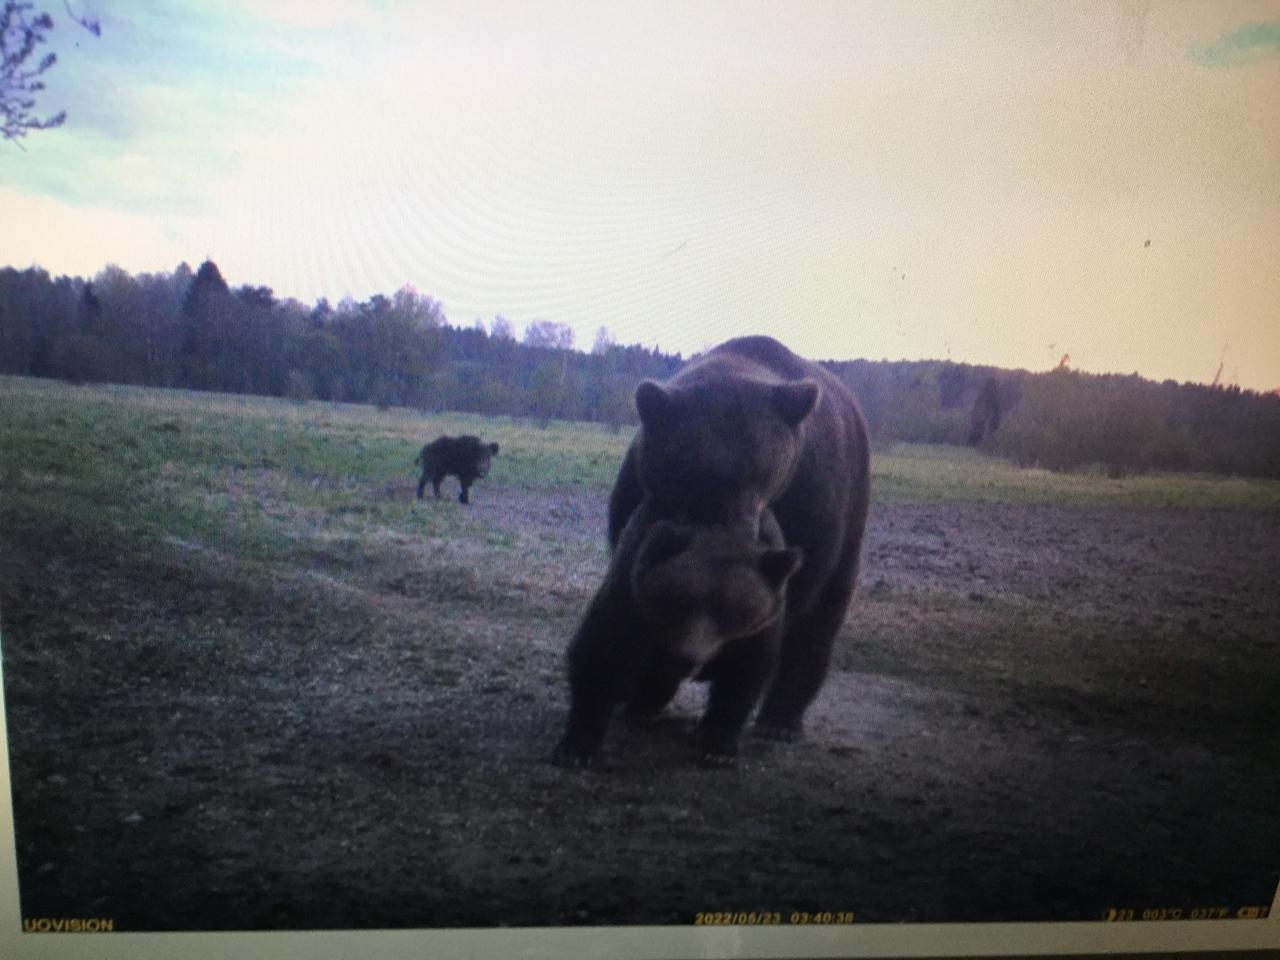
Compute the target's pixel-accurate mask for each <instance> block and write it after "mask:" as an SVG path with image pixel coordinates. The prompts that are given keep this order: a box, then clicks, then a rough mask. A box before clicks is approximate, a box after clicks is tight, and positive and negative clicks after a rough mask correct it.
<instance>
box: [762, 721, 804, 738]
mask: <svg viewBox="0 0 1280 960" xmlns="http://www.w3.org/2000/svg"><path fill="white" fill-rule="evenodd" d="M751 732H752V733H753V734H755V736H757V737H760V738H762V739H764V740H774V741H777V742H778V743H798V742H799V741H801V740H803V739H804V728H803V727H802V726H800V724H798V723H794V724H793V723H774V722H770V721H768V720H757V721H756V723H755V726H754V727H752V728H751Z"/></svg>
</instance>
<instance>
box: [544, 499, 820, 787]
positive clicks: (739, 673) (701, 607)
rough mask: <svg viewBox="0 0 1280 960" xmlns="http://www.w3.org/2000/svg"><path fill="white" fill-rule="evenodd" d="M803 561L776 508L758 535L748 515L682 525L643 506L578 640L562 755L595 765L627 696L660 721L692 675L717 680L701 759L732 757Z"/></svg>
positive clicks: (637, 716)
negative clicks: (747, 523)
mask: <svg viewBox="0 0 1280 960" xmlns="http://www.w3.org/2000/svg"><path fill="white" fill-rule="evenodd" d="M800 561H801V557H800V551H798V550H796V549H794V548H788V547H785V546H783V544H782V533H781V531H780V530H779V529H778V526H777V524H776V523H775V522H774V521H773V516H772V514H770V513H769V512H768V511H765V512H764V514H763V516H762V518H761V523H760V536H759V537H757V536H756V535H755V534H754V533H748V531H747V530H746V528H745V527H744V526H742V525H738V526H732V527H717V526H697V527H687V526H682V525H679V524H674V523H671V522H670V521H667V520H662V519H659V518H658V517H657V515H656V512H655V511H654V510H653V509H652V505H651V504H649V503H645V504H642V505H641V506H639V507H638V508H637V509H636V510H635V511H633V512H632V515H631V519H630V520H629V521H628V523H627V525H626V528H625V529H624V530H623V531H622V534H621V536H620V537H619V539H618V543H617V547H616V549H615V550H614V554H613V558H612V561H611V562H610V565H609V570H608V573H607V574H606V575H605V580H604V583H603V584H602V585H601V587H600V589H599V590H598V591H597V592H596V595H595V597H594V598H593V599H592V601H591V604H590V605H589V606H588V608H587V612H586V614H585V615H584V616H583V619H582V623H581V625H580V626H579V627H578V631H577V633H576V634H575V635H574V637H573V640H572V642H571V643H570V645H569V656H568V660H569V693H570V708H569V720H568V724H567V725H566V728H565V732H564V736H563V738H562V739H561V740H560V744H559V745H558V746H557V747H556V749H555V752H554V754H553V755H552V760H553V761H554V762H555V763H558V764H560V765H562V766H584V765H587V764H590V763H591V762H592V761H593V760H594V759H595V757H596V756H597V754H598V753H599V750H600V746H601V744H602V743H603V741H604V737H605V733H606V731H607V729H608V726H609V721H610V718H611V717H612V715H613V711H614V708H615V707H616V706H617V705H618V704H625V705H626V713H627V717H628V719H630V720H633V721H643V720H647V719H650V718H652V717H654V716H656V715H657V714H658V713H659V712H660V711H661V710H662V708H663V707H665V706H666V705H667V703H669V702H670V700H671V698H672V697H673V696H674V695H675V692H676V689H677V688H678V687H679V686H680V683H681V682H682V681H683V680H685V679H690V678H692V679H696V680H700V681H705V682H708V683H710V684H711V695H710V698H709V704H708V707H707V710H706V713H705V715H704V716H703V718H702V721H701V723H700V725H699V740H700V744H701V749H702V755H703V762H704V763H708V764H715V765H721V764H728V763H732V762H733V759H734V757H735V756H736V755H737V750H738V735H739V734H740V733H741V731H742V727H743V725H744V724H745V723H746V722H747V720H748V719H749V718H750V716H751V711H752V710H753V709H754V708H755V705H756V703H757V702H758V701H759V698H760V694H761V693H762V692H763V691H764V687H765V684H766V683H767V682H768V680H769V675H768V673H767V672H764V671H763V670H762V666H763V665H764V664H767V663H772V662H773V656H772V655H771V654H769V653H767V652H766V653H761V652H760V651H761V648H766V649H768V648H774V647H776V645H777V643H778V641H779V639H780V637H781V627H782V622H783V613H784V610H785V605H786V584H787V581H788V580H789V579H790V578H791V576H792V574H793V573H795V571H796V569H797V567H799V566H800Z"/></svg>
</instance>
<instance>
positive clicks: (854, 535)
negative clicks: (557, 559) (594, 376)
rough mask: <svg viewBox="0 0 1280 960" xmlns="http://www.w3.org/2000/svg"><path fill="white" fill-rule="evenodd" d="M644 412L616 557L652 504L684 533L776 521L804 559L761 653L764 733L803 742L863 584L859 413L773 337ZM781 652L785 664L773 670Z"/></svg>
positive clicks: (612, 530)
mask: <svg viewBox="0 0 1280 960" xmlns="http://www.w3.org/2000/svg"><path fill="white" fill-rule="evenodd" d="M636 408H637V410H638V411H639V414H640V430H639V432H638V433H637V434H636V437H635V439H634V440H633V441H632V444H631V447H630V448H629V449H628V450H627V454H626V457H625V459H624V460H623V463H622V469H621V471H620V472H619V474H618V479H617V482H616V483H615V485H614V488H613V493H612V495H611V496H610V500H609V540H610V543H612V544H615V545H616V544H618V543H619V538H620V535H621V533H622V531H623V529H624V527H625V526H626V524H627V521H628V518H629V517H630V516H631V514H632V513H633V512H634V511H635V510H636V509H637V507H638V506H639V505H640V503H641V501H642V500H644V499H645V498H646V497H647V498H650V499H651V500H652V502H653V508H654V509H655V510H656V511H657V513H658V515H660V516H662V517H665V518H668V519H670V520H672V521H673V522H676V523H682V524H695V525H720V526H725V525H734V524H745V525H747V526H748V527H750V526H753V525H755V524H756V523H758V521H759V518H760V516H761V515H762V512H763V510H764V508H765V507H766V506H767V507H770V508H772V510H773V513H774V515H775V516H776V518H777V522H778V524H779V526H780V527H781V528H782V534H783V537H784V538H785V540H786V543H787V545H788V546H789V547H798V548H800V549H801V550H802V551H803V554H804V565H803V567H802V568H801V569H800V571H799V572H798V573H797V574H796V575H795V576H794V577H793V578H792V579H791V581H790V583H789V584H788V586H787V605H786V622H785V625H784V629H783V635H782V639H781V643H780V645H779V646H778V647H777V648H770V647H768V646H761V647H760V648H759V649H758V650H757V655H758V656H759V657H760V658H761V662H760V663H757V664H754V665H752V666H751V668H750V670H751V672H753V673H757V674H758V673H764V674H765V675H772V680H771V682H770V683H769V685H768V692H767V693H766V695H765V698H764V702H763V704H762V705H761V707H760V712H759V714H758V715H757V717H756V728H757V730H758V732H760V733H762V734H764V735H766V736H770V737H773V738H775V739H783V740H793V739H797V738H799V737H800V736H801V735H802V733H803V729H804V713H805V710H806V709H808V707H809V704H810V703H812V702H813V699H814V697H815V696H817V693H818V690H819V688H820V687H821V686H822V683H823V680H824V679H825V678H826V673H827V667H828V664H829V661H830V658H831V648H832V643H833V641H834V639H835V635H836V632H837V631H838V630H839V628H840V626H841V624H842V623H843V621H844V617H845V613H846V611H847V610H848V606H849V601H850V599H851V598H852V595H853V587H854V581H855V580H856V578H857V574H858V561H859V555H860V551H861V546H862V534H863V531H864V529H865V527H866V520H867V503H868V497H869V493H870V467H869V441H868V437H867V428H866V423H865V422H864V420H863V418H862V414H861V412H860V411H859V410H858V405H857V403H856V402H855V401H854V399H853V397H852V396H851V395H850V393H849V391H848V390H846V389H845V387H844V385H843V384H842V383H840V381H839V380H837V379H836V377H835V376H834V375H832V374H831V373H830V372H828V371H827V370H824V369H823V368H822V367H820V366H818V365H817V364H816V363H812V362H810V361H808V360H804V359H801V358H800V357H798V356H796V355H795V354H794V353H792V352H791V351H790V350H788V349H787V348H786V347H784V346H783V345H782V344H780V343H778V342H777V341H776V340H773V339H771V338H769V337H743V338H740V339H736V340H730V341H728V342H727V343H724V344H721V345H720V346H718V347H716V348H715V349H713V350H711V351H709V352H708V353H706V354H705V355H703V356H702V357H700V358H698V359H696V360H693V361H691V362H690V363H689V364H687V365H686V366H685V367H683V368H682V369H680V370H679V371H677V372H676V373H675V375H674V376H672V377H671V379H670V380H668V381H667V382H666V383H665V384H658V383H654V382H653V381H645V382H643V383H641V384H640V386H639V387H638V388H637V390H636ZM772 649H777V651H778V655H777V661H776V664H775V663H774V662H772V661H769V662H765V661H766V660H767V659H768V658H769V657H770V655H771V651H772ZM743 669H744V670H745V669H746V668H743Z"/></svg>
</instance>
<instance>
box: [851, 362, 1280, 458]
mask: <svg viewBox="0 0 1280 960" xmlns="http://www.w3.org/2000/svg"><path fill="white" fill-rule="evenodd" d="M827 366H828V367H829V368H830V369H831V370H832V371H833V372H835V373H836V375H837V376H839V377H840V379H841V380H843V381H844V383H845V384H847V385H848V386H849V388H850V389H851V390H852V391H853V393H854V395H855V396H856V397H857V398H858V401H859V403H860V404H861V405H862V409H863V412H864V413H865V414H866V417H867V422H868V424H869V425H870V427H871V434H872V436H873V437H875V438H876V439H877V440H881V441H906V442H912V443H952V444H961V443H966V442H967V443H971V444H977V445H980V446H981V448H982V449H984V450H987V451H988V452H991V453H994V454H997V455H999V456H1003V457H1007V458H1009V459H1011V460H1013V461H1015V462H1016V463H1018V464H1020V465H1022V466H1038V467H1043V468H1045V469H1049V470H1071V469H1077V468H1080V467H1093V466H1097V467H1101V468H1104V469H1105V470H1106V471H1107V472H1108V473H1109V474H1110V475H1112V476H1123V475H1125V474H1128V473H1133V472H1144V471H1148V470H1173V471H1198V472H1210V473H1222V474H1234V475H1241V476H1254V477H1272V478H1280V396H1277V395H1276V394H1275V393H1268V394H1260V393H1257V392H1255V391H1252V390H1242V389H1241V388H1239V387H1236V386H1229V387H1216V386H1215V387H1209V386H1202V385H1199V384H1192V383H1183V384H1179V383H1176V382H1174V381H1173V380H1165V381H1164V382H1162V383H1157V382H1154V381H1151V380H1146V379H1144V378H1142V377H1140V376H1138V375H1137V374H1128V375H1120V374H1090V373H1082V372H1079V371H1075V370H1070V369H1068V368H1067V367H1066V366H1065V365H1059V366H1058V367H1057V368H1055V369H1053V370H1050V371H1047V372H1042V373H1031V372H1028V371H1026V370H1000V369H997V368H994V367H985V366H971V365H968V364H958V363H946V362H940V361H932V360H930V361H906V362H896V363H889V362H883V361H882V362H878V363H877V362H871V361H866V360H852V361H844V362H837V363H828V364H827Z"/></svg>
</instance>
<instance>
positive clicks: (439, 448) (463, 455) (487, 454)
mask: <svg viewBox="0 0 1280 960" xmlns="http://www.w3.org/2000/svg"><path fill="white" fill-rule="evenodd" d="M497 453H498V445H497V444H496V443H483V442H482V441H481V440H480V438H479V437H473V436H471V435H470V434H467V435H464V436H461V437H437V438H436V439H435V440H432V441H431V442H430V443H428V444H427V445H426V446H425V447H423V448H422V450H421V451H420V452H419V453H418V456H417V457H416V458H415V459H414V461H413V462H414V463H421V464H422V477H421V478H420V479H419V480H418V499H419V500H421V499H422V491H423V490H425V489H426V486H427V482H428V481H430V483H431V490H432V492H433V493H434V494H435V495H436V499H437V500H439V499H440V484H441V483H442V482H443V481H444V478H445V477H447V476H448V475H449V474H453V475H454V476H455V477H457V478H458V482H459V483H460V484H462V493H460V494H459V495H458V502H459V503H470V502H471V498H470V497H469V496H468V491H470V489H471V484H473V483H475V482H476V480H478V479H480V478H481V477H484V476H486V475H488V473H489V463H490V461H491V460H492V459H493V457H495V456H496V455H497Z"/></svg>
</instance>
